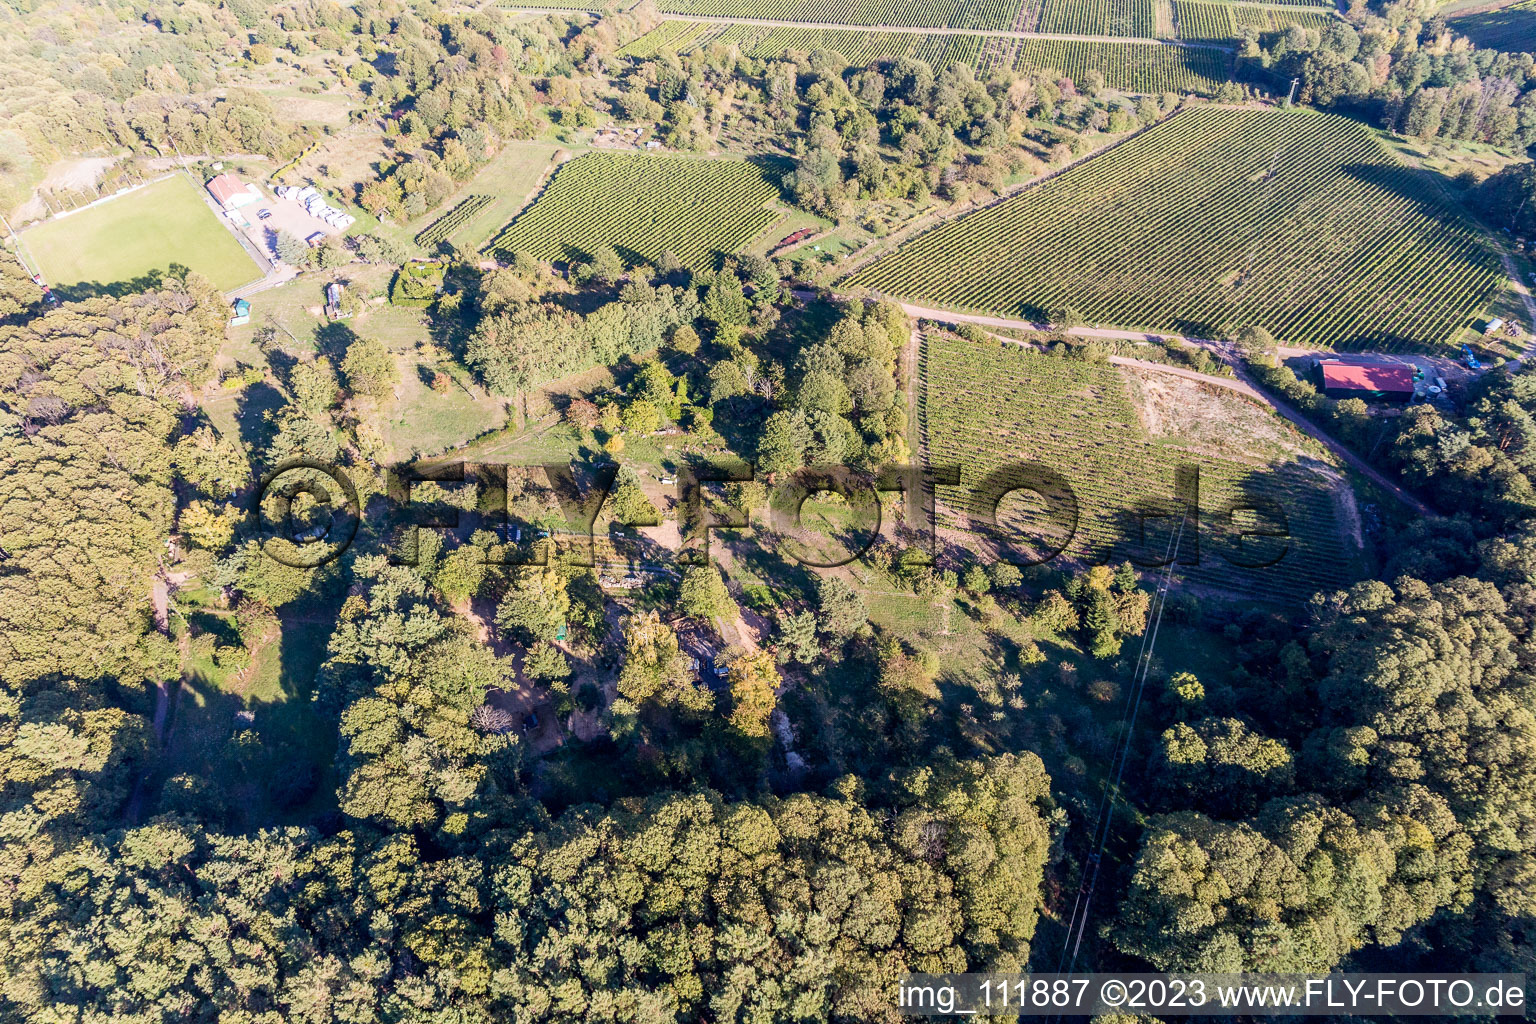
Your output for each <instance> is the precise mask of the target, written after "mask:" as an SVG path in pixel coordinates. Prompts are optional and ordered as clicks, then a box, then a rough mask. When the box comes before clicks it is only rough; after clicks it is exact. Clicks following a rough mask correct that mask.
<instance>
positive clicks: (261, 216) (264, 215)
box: [256, 210, 272, 220]
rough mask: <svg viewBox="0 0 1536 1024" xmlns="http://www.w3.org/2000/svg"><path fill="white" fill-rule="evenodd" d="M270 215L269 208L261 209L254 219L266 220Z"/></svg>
mask: <svg viewBox="0 0 1536 1024" xmlns="http://www.w3.org/2000/svg"><path fill="white" fill-rule="evenodd" d="M270 216H272V211H271V210H262V211H261V212H260V213H258V214H257V215H256V219H257V220H266V219H267V218H268V217H270Z"/></svg>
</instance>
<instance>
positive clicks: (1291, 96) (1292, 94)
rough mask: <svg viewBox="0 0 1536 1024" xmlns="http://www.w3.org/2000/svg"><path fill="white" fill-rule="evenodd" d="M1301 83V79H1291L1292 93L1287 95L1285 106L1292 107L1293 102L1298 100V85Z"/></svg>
mask: <svg viewBox="0 0 1536 1024" xmlns="http://www.w3.org/2000/svg"><path fill="white" fill-rule="evenodd" d="M1300 81H1301V79H1299V78H1293V79H1291V91H1290V92H1288V93H1286V94H1285V105H1286V106H1290V105H1291V101H1292V100H1294V99H1295V98H1296V83H1297V82H1300Z"/></svg>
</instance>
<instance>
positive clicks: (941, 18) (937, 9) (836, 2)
mask: <svg viewBox="0 0 1536 1024" xmlns="http://www.w3.org/2000/svg"><path fill="white" fill-rule="evenodd" d="M1033 2H1034V0H923V2H921V3H911V2H909V0H657V2H656V9H657V10H658V11H660V12H661V13H662V14H679V15H683V16H688V15H699V16H703V17H707V18H763V19H768V20H772V21H808V22H816V23H819V24H830V25H874V26H881V25H884V26H891V27H900V28H962V29H964V28H971V29H978V28H979V29H988V30H999V29H1001V30H1006V29H1010V28H1012V27H1013V26H1014V24H1015V22H1016V21H1017V20H1018V19H1019V18H1020V16H1021V11H1022V10H1023V8H1024V6H1025V5H1026V4H1029V3H1033ZM507 6H512V7H518V6H525V7H538V6H542V5H540V4H539V3H538V2H537V0H528V3H526V4H509V5H507ZM1024 16H1025V17H1027V16H1028V12H1027V11H1026V12H1024Z"/></svg>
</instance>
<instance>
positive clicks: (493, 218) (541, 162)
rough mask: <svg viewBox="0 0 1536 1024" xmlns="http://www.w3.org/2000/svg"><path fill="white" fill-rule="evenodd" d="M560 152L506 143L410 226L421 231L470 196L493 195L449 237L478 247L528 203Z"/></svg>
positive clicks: (553, 148) (466, 246)
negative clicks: (456, 190) (450, 195)
mask: <svg viewBox="0 0 1536 1024" xmlns="http://www.w3.org/2000/svg"><path fill="white" fill-rule="evenodd" d="M557 151H558V147H556V146H550V145H546V144H543V143H537V142H509V143H507V144H506V145H504V146H502V148H501V152H499V153H497V154H496V155H495V156H494V157H492V158H491V162H490V163H488V164H486V165H485V166H484V167H482V168H480V171H479V173H477V174H476V175H475V176H474V177H473V178H471V179H470V180H469V182H468V183H467V184H465V186H464V188H463V189H462V190H460V192H459V193H458V194H457V195H455V196H454V197H453V198H452V199H450V200H449V201H448V202H446V203H444V204H443V205H442V206H440V207H438V208H437V209H436V210H434V211H432V212H431V213H429V214H427V215H426V216H424V217H421V218H419V219H418V220H417V221H413V222H412V224H411V229H412V230H413V231H416V232H420V231H421V230H423V229H425V228H426V227H428V226H429V225H430V224H432V223H433V222H434V221H435V220H437V219H438V218H440V217H442V216H444V215H445V214H446V213H447V212H448V210H449V209H450V208H452V207H454V206H456V205H457V204H459V203H461V202H463V201H464V200H465V199H467V198H469V197H470V196H476V195H487V196H491V197H492V198H491V202H490V203H488V204H486V205H484V206H481V207H480V208H479V209H477V210H476V211H475V212H474V213H473V214H472V215H471V216H470V217H469V218H468V219H466V220H465V221H464V222H463V223H462V224H460V225H459V226H458V227H456V228H455V229H454V231H453V233H452V234H451V235H450V236H449V238H448V240H449V241H451V242H453V243H454V244H455V245H457V246H459V247H460V248H464V249H478V248H479V247H480V246H482V245H484V244H485V243H486V242H487V241H488V240H489V239H490V237H491V235H492V234H494V233H495V231H496V229H497V228H499V227H501V226H502V225H504V224H506V223H507V221H509V220H511V219H512V218H513V217H515V216H517V214H518V211H520V210H522V208H523V207H524V206H525V205H526V204H527V201H528V195H529V193H530V192H532V191H533V188H534V186H535V185H537V184H538V183H539V178H540V177H542V176H543V174H544V172H545V171H546V170H548V169H549V163H550V161H551V160H553V159H554V156H555V153H556V152H557Z"/></svg>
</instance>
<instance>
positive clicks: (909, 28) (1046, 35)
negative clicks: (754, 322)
mask: <svg viewBox="0 0 1536 1024" xmlns="http://www.w3.org/2000/svg"><path fill="white" fill-rule="evenodd" d="M1263 6H1266V7H1269V6H1274V7H1280V8H1283V9H1286V10H1293V9H1295V8H1293V7H1290V6H1288V5H1285V4H1265V5H1263ZM509 9H510V10H518V11H528V12H530V13H533V14H571V13H573V12H572V11H571V10H569V9H561V8H556V7H524V6H523V5H521V4H519V5H517V6H516V7H512V8H509ZM661 17H662V18H663V19H665V20H667V21H702V22H705V23H708V24H712V25H764V26H767V27H769V28H807V29H817V30H822V31H832V32H896V33H906V34H910V35H924V36H987V37H990V38H995V39H1059V40H1062V41H1065V42H1074V43H1150V44H1152V45H1154V46H1181V47H1187V48H1189V49H1192V50H1220V51H1221V52H1223V53H1231V52H1232V49H1233V48H1232V47H1230V46H1222V45H1220V44H1218V43H1189V42H1185V41H1183V40H1180V39H1148V38H1145V37H1143V36H1087V35H1072V34H1067V33H1060V34H1057V33H1050V32H1016V31H1013V30H1012V29H1001V28H927V27H924V26H921V25H842V24H838V23H837V22H832V21H786V20H784V19H783V18H727V17H722V16H720V15H715V14H667V13H665V12H662V14H661Z"/></svg>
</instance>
